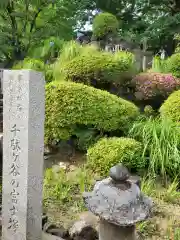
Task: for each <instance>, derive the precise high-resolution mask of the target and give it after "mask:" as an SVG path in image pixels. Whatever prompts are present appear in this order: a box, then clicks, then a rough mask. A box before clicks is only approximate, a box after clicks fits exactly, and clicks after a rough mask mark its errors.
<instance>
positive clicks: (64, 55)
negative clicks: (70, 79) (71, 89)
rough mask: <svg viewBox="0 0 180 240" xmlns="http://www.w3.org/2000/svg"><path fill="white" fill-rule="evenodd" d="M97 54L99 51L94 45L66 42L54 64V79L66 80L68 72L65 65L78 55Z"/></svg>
mask: <svg viewBox="0 0 180 240" xmlns="http://www.w3.org/2000/svg"><path fill="white" fill-rule="evenodd" d="M95 53H96V54H98V53H99V51H98V49H97V47H96V46H94V45H81V44H79V43H77V42H75V41H69V42H66V43H65V44H64V45H63V48H62V49H61V52H60V55H59V57H58V58H57V60H56V62H55V68H54V77H55V79H56V80H57V81H59V80H62V79H66V78H67V76H66V75H67V73H66V71H68V69H67V67H66V65H67V64H68V63H70V62H71V61H73V60H74V59H75V58H76V57H78V56H80V55H86V56H89V55H93V54H95Z"/></svg>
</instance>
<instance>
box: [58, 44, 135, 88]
mask: <svg viewBox="0 0 180 240" xmlns="http://www.w3.org/2000/svg"><path fill="white" fill-rule="evenodd" d="M61 62H62V61H61ZM58 65H59V64H58ZM57 70H58V71H57ZM134 71H135V68H134V56H133V54H131V53H127V52H118V53H116V54H112V53H108V52H105V51H98V50H97V49H96V48H94V47H82V48H81V51H80V54H79V55H78V56H76V57H74V58H72V60H70V61H67V62H66V63H64V64H62V65H61V64H60V66H59V69H57V67H56V79H57V80H58V78H57V76H58V72H59V75H60V76H61V74H60V73H62V75H63V76H64V79H65V80H70V81H74V82H82V83H85V84H87V85H93V86H96V87H98V86H99V85H100V86H101V85H103V84H105V83H113V84H120V85H121V84H123V83H124V82H125V81H126V79H128V80H129V79H130V78H131V76H132V75H133V73H134Z"/></svg>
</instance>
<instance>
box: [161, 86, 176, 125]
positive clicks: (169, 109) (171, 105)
mask: <svg viewBox="0 0 180 240" xmlns="http://www.w3.org/2000/svg"><path fill="white" fill-rule="evenodd" d="M160 113H161V116H162V117H163V118H166V117H167V118H170V119H171V120H172V121H174V122H177V123H180V90H179V91H176V92H174V93H172V94H171V95H170V96H169V97H168V99H167V100H166V101H165V102H164V103H163V105H162V106H161V108H160Z"/></svg>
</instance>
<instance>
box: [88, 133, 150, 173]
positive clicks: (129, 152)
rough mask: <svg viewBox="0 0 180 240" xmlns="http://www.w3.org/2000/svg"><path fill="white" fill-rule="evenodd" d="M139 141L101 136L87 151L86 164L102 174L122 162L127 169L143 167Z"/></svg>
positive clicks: (143, 162)
mask: <svg viewBox="0 0 180 240" xmlns="http://www.w3.org/2000/svg"><path fill="white" fill-rule="evenodd" d="M141 155H142V146H141V143H139V142H137V141H135V140H134V139H131V138H117V137H112V138H102V139H100V140H99V141H98V142H97V143H96V144H95V145H94V146H93V147H91V148H89V149H88V152H87V165H88V167H90V169H92V170H93V171H95V172H98V173H100V174H101V175H102V176H107V175H108V173H109V170H110V168H111V167H113V166H114V165H116V164H118V163H123V164H124V165H125V166H126V167H127V168H129V169H136V170H140V169H142V168H144V167H145V165H146V162H145V161H142V159H141Z"/></svg>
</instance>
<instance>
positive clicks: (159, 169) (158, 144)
mask: <svg viewBox="0 0 180 240" xmlns="http://www.w3.org/2000/svg"><path fill="white" fill-rule="evenodd" d="M129 137H132V138H134V139H136V140H137V141H140V142H141V143H142V144H143V153H144V156H143V157H142V158H143V159H144V158H148V159H149V171H148V172H149V175H153V174H154V176H156V175H159V174H160V175H161V176H163V177H164V178H165V177H166V176H167V175H169V176H171V177H172V178H174V176H176V175H179V173H180V160H179V159H180V129H179V127H178V126H177V125H176V124H174V123H173V122H171V121H169V120H167V119H163V121H161V119H151V118H149V119H146V120H142V121H137V122H135V123H134V125H133V127H132V128H131V130H130V133H129Z"/></svg>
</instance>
